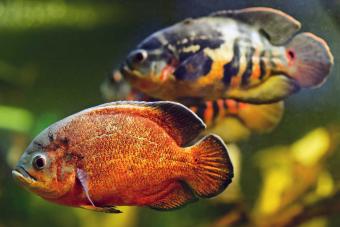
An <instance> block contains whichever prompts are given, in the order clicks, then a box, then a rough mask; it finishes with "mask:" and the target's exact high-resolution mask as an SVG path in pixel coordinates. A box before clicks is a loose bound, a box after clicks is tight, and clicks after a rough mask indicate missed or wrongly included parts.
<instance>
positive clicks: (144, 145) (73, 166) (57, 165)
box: [12, 102, 233, 213]
mask: <svg viewBox="0 0 340 227" xmlns="http://www.w3.org/2000/svg"><path fill="white" fill-rule="evenodd" d="M204 128H205V125H204V123H203V122H202V121H201V120H200V118H198V117H197V116H196V115H195V114H194V113H193V112H192V111H191V110H189V109H188V108H186V107H185V106H183V105H181V104H176V103H172V102H154V103H147V102H116V103H108V104H104V105H100V106H97V107H93V108H90V109H87V110H84V111H81V112H79V113H77V114H74V115H72V116H70V117H67V118H65V119H63V120H61V121H59V122H57V123H55V124H53V125H51V126H50V127H48V128H47V129H45V130H44V131H43V132H42V133H40V134H39V135H38V136H37V137H36V138H35V139H34V140H33V141H32V143H31V144H30V145H29V146H28V148H27V149H26V151H25V153H24V154H23V155H22V157H21V158H20V160H19V162H18V164H17V166H16V167H15V169H14V170H13V172H12V173H13V176H14V178H16V179H17V180H18V181H19V182H20V183H21V184H22V185H23V186H25V187H27V188H28V189H29V190H31V191H32V192H34V193H36V194H38V195H39V196H41V197H42V198H44V199H46V200H49V201H52V202H55V203H59V204H63V205H68V206H74V207H82V208H86V209H90V210H95V211H102V212H112V213H119V212H120V211H119V210H117V209H116V208H115V206H120V205H126V206H148V207H151V208H154V209H159V210H168V209H173V208H178V207H181V206H182V205H184V204H187V203H188V202H192V201H196V200H197V199H198V198H209V197H213V196H216V195H217V194H219V193H221V192H222V191H223V190H224V189H225V188H226V187H227V186H228V185H229V184H230V182H231V179H232V177H233V167H232V164H231V162H230V159H229V156H228V153H227V148H226V146H225V144H224V143H223V141H222V140H221V139H220V138H219V137H217V136H215V135H208V136H206V137H204V138H203V139H201V140H200V141H198V142H193V140H196V139H197V137H198V136H199V134H200V133H201V132H202V131H203V129H204ZM189 143H190V144H193V145H190V146H188V144H189Z"/></svg>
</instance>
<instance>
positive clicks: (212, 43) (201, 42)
mask: <svg viewBox="0 0 340 227" xmlns="http://www.w3.org/2000/svg"><path fill="white" fill-rule="evenodd" d="M223 43H224V40H221V39H213V40H211V39H196V40H190V41H188V42H187V43H185V44H176V45H175V46H176V49H178V51H179V61H180V62H183V61H185V60H186V59H187V58H190V57H191V56H192V55H194V54H195V53H197V52H199V51H201V50H203V49H205V48H210V49H217V48H219V47H220V46H221V45H222V44H223ZM190 46H199V49H198V50H196V51H190V52H184V51H183V49H185V48H188V47H190Z"/></svg>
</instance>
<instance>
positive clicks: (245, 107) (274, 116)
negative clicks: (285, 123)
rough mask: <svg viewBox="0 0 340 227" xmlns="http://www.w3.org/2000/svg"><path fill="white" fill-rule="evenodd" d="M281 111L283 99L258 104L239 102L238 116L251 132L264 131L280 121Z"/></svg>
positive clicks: (282, 110) (271, 128)
mask: <svg viewBox="0 0 340 227" xmlns="http://www.w3.org/2000/svg"><path fill="white" fill-rule="evenodd" d="M241 104H242V105H241ZM283 112H284V104H283V101H281V102H277V103H272V104H260V105H254V104H248V103H240V110H239V113H238V118H239V119H240V120H241V121H242V123H243V124H244V125H245V126H246V127H247V128H249V129H250V130H252V131H253V132H256V133H266V132H270V131H271V130H273V129H274V128H275V127H276V126H277V125H278V124H279V123H280V121H281V118H282V116H283Z"/></svg>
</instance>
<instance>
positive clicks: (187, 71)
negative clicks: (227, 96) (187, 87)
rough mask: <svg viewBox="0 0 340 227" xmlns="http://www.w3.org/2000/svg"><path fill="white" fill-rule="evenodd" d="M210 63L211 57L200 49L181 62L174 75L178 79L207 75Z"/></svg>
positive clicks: (192, 78)
mask: <svg viewBox="0 0 340 227" xmlns="http://www.w3.org/2000/svg"><path fill="white" fill-rule="evenodd" d="M212 63H213V61H212V59H211V58H210V57H209V56H206V55H205V54H204V52H203V51H201V52H199V53H197V54H194V55H193V56H192V57H190V58H188V59H187V60H186V61H184V62H182V63H181V65H180V66H179V67H178V68H177V69H176V71H175V72H174V75H175V77H176V79H178V80H195V79H197V78H199V77H201V76H205V75H207V74H208V73H209V72H210V70H211V65H212Z"/></svg>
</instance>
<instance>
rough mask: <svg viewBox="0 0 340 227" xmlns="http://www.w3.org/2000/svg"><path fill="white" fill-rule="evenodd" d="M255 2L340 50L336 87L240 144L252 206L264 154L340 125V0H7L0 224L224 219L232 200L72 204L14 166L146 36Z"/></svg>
mask: <svg viewBox="0 0 340 227" xmlns="http://www.w3.org/2000/svg"><path fill="white" fill-rule="evenodd" d="M250 6H268V7H273V8H277V9H280V10H282V11H284V12H286V13H288V14H290V15H292V16H293V17H295V18H296V19H298V20H299V21H300V22H301V23H302V25H303V28H302V30H303V31H310V32H312V33H315V34H317V35H319V36H320V37H323V38H324V39H325V40H327V42H328V44H329V46H330V48H331V50H332V52H333V54H334V56H335V67H334V68H333V71H332V74H331V76H330V78H329V80H328V81H327V83H326V84H324V85H323V86H322V87H321V88H319V89H317V90H304V91H301V92H300V93H299V94H297V95H294V96H291V97H289V98H288V99H287V101H286V112H285V115H284V118H283V120H282V123H281V124H280V125H279V127H278V128H277V129H276V130H275V131H274V132H272V133H271V134H267V135H261V136H253V137H252V138H250V140H248V141H244V142H242V143H240V144H239V146H240V149H241V151H242V155H243V158H242V166H243V167H242V168H243V169H242V178H241V186H242V191H243V194H244V195H245V200H246V201H247V203H248V204H250V207H251V206H252V204H253V203H254V201H255V199H256V198H257V196H258V191H259V184H260V182H261V178H260V176H259V173H258V169H257V168H256V167H255V166H254V164H253V156H254V154H256V152H257V151H258V150H260V149H262V148H266V147H271V146H274V145H281V144H290V143H292V142H293V141H295V140H297V139H298V138H300V137H301V136H303V135H304V134H305V133H307V132H308V131H310V130H312V129H313V128H316V127H319V126H329V125H338V124H339V123H340V115H339V109H340V105H339V94H340V93H339V85H340V77H339V75H337V74H339V72H340V69H339V64H338V62H337V59H338V58H339V57H340V56H339V53H340V42H339V41H340V39H339V37H340V31H339V24H340V19H339V15H340V13H339V11H340V1H338V0H330V1H324V0H319V1H318V0H300V1H295V0H285V1H270V0H258V1H233V0H209V1H206V0H172V1H159V0H145V1H138V0H134V1H133V0H116V1H104V0H100V1H98V0H97V1H94V0H92V1H90V0H82V1H80V0H79V1H75V0H73V1H71V0H69V1H66V0H65V1H61V0H60V1H58V0H54V1H51V0H48V1H46V0H41V1H31V0H21V1H19V0H9V1H0V154H1V155H0V227H2V226H46V225H48V226H50V227H52V226H131V225H136V226H193V225H198V226H206V225H209V224H210V223H212V222H213V221H214V220H215V219H216V218H218V217H219V216H221V215H223V214H224V213H225V212H226V210H227V206H226V207H220V206H217V205H216V204H215V202H214V201H212V200H208V201H207V200H205V201H200V202H198V203H196V204H192V205H189V206H187V207H185V208H183V209H179V210H176V211H172V212H157V211H153V210H150V209H147V208H127V209H128V210H126V212H125V214H124V215H106V214H96V213H93V212H89V211H85V210H80V209H74V208H68V207H62V206H58V205H54V204H51V203H48V202H45V201H44V200H42V199H40V198H39V197H37V196H35V195H33V194H31V193H29V192H27V191H25V190H23V189H22V188H21V187H19V186H18V185H17V184H15V182H14V181H13V180H12V178H11V173H10V168H11V167H12V166H13V165H14V164H15V162H16V161H17V159H18V157H19V155H20V154H21V153H22V152H23V149H24V148H25V146H26V145H27V144H28V143H29V141H30V140H31V139H32V138H33V137H34V136H35V135H36V134H37V133H38V132H39V131H41V130H42V129H43V128H45V127H46V126H48V125H49V124H51V123H53V122H54V121H56V120H58V119H61V118H63V117H65V116H68V115H70V114H72V113H74V112H77V111H80V110H82V109H84V108H86V107H90V106H94V105H96V104H100V103H103V102H104V101H103V98H102V96H101V93H100V89H99V87H100V84H101V83H102V82H103V80H104V78H105V77H106V76H107V75H108V74H109V73H110V71H111V69H112V68H113V67H114V66H117V65H118V64H120V62H121V61H123V59H124V57H125V55H126V53H127V52H128V51H129V50H131V49H133V48H134V46H135V45H136V44H137V43H138V42H139V41H140V40H141V39H143V38H144V37H146V36H147V35H149V34H151V33H152V32H154V31H157V30H159V29H161V28H163V27H166V26H168V25H171V24H173V23H175V22H177V21H179V20H182V19H184V18H186V17H198V16H203V15H206V14H208V13H211V12H213V11H215V10H222V9H238V8H245V7H250ZM339 161H340V155H337V154H336V153H335V155H334V157H333V158H332V159H331V160H330V161H329V162H328V163H327V168H328V169H329V170H330V171H331V173H332V175H333V177H334V179H339V178H340V175H339V172H340V171H339V167H338V164H337V163H338V162H339ZM278 180H279V179H278ZM123 210H124V209H123ZM337 219H339V220H340V218H336V217H335V218H334V217H333V219H332V220H331V221H330V222H329V225H334V226H336V223H337ZM339 220H338V222H339ZM332 223H333V224H332Z"/></svg>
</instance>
